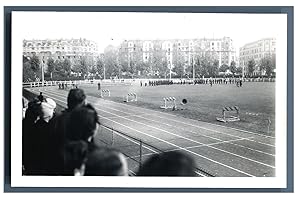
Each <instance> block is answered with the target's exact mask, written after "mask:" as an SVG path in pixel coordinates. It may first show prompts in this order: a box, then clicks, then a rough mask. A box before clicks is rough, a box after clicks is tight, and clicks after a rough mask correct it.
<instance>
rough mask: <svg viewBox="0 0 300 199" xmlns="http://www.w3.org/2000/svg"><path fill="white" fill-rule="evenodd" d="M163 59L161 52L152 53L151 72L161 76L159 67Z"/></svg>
mask: <svg viewBox="0 0 300 199" xmlns="http://www.w3.org/2000/svg"><path fill="white" fill-rule="evenodd" d="M163 58H164V55H163V53H162V52H161V51H159V50H158V51H154V52H153V58H152V70H153V71H155V72H156V71H158V72H159V73H160V74H161V71H160V69H161V67H162V65H163V62H164V61H163Z"/></svg>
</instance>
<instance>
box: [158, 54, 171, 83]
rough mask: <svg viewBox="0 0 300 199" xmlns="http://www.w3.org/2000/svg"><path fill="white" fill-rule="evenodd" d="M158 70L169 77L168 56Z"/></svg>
mask: <svg viewBox="0 0 300 199" xmlns="http://www.w3.org/2000/svg"><path fill="white" fill-rule="evenodd" d="M158 70H159V74H160V75H161V76H164V77H165V78H166V77H167V73H168V72H169V70H170V69H169V68H168V62H167V59H166V58H165V59H163V60H162V64H161V65H160V66H159V68H158Z"/></svg>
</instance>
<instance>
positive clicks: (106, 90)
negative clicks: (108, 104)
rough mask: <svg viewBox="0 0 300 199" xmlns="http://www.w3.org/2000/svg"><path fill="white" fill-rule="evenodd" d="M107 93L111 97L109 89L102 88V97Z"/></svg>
mask: <svg viewBox="0 0 300 199" xmlns="http://www.w3.org/2000/svg"><path fill="white" fill-rule="evenodd" d="M105 94H106V96H107V97H110V91H109V89H102V90H101V92H100V97H104V95H105Z"/></svg>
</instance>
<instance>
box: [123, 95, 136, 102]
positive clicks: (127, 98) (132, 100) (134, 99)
mask: <svg viewBox="0 0 300 199" xmlns="http://www.w3.org/2000/svg"><path fill="white" fill-rule="evenodd" d="M129 96H133V97H134V98H133V99H131V100H129ZM126 102H137V94H136V93H127V95H126Z"/></svg>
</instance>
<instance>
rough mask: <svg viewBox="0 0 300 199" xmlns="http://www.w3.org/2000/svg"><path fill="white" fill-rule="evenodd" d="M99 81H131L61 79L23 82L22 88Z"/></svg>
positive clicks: (126, 82) (127, 83)
mask: <svg viewBox="0 0 300 199" xmlns="http://www.w3.org/2000/svg"><path fill="white" fill-rule="evenodd" d="M99 82H101V84H103V85H117V84H125V85H129V84H131V83H132V80H131V81H129V80H126V81H125V80H124V81H122V80H74V81H71V80H65V81H64V80H62V81H44V82H23V88H32V87H45V86H57V85H58V84H67V85H68V86H71V85H73V84H74V85H81V84H96V83H99Z"/></svg>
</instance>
